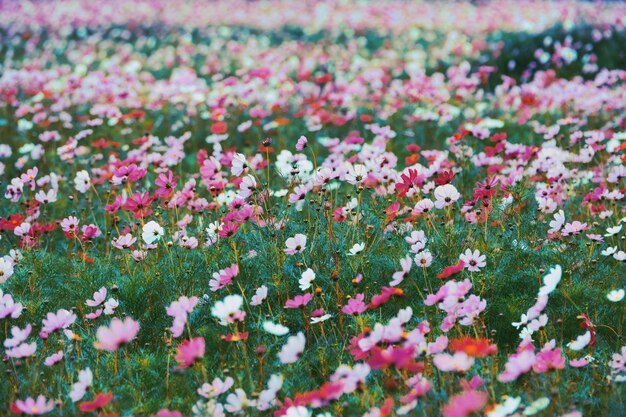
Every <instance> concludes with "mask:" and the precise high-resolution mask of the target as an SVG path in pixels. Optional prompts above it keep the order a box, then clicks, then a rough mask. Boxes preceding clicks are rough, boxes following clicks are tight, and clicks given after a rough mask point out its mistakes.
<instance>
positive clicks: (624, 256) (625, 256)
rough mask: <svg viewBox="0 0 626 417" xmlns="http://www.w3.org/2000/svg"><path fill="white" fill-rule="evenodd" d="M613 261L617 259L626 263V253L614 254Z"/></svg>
mask: <svg viewBox="0 0 626 417" xmlns="http://www.w3.org/2000/svg"><path fill="white" fill-rule="evenodd" d="M613 259H615V260H616V261H620V262H621V261H626V252H624V251H623V250H621V251H619V252H617V253H614V254H613Z"/></svg>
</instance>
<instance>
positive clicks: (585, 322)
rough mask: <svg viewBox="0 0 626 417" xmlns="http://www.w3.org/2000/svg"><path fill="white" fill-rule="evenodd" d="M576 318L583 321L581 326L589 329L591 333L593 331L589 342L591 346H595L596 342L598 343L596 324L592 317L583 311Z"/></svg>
mask: <svg viewBox="0 0 626 417" xmlns="http://www.w3.org/2000/svg"><path fill="white" fill-rule="evenodd" d="M576 318H577V319H580V320H582V321H583V322H582V323H580V327H582V328H583V329H588V330H589V333H591V341H590V342H589V346H595V344H596V326H594V325H593V323H592V322H591V319H590V318H589V316H588V315H586V314H585V313H582V314H581V315H579V316H578V317H576Z"/></svg>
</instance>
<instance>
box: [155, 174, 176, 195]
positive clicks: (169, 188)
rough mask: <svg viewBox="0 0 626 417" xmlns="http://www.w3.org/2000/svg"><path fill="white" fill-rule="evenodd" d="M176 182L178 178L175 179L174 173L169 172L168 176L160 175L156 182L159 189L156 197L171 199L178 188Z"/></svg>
mask: <svg viewBox="0 0 626 417" xmlns="http://www.w3.org/2000/svg"><path fill="white" fill-rule="evenodd" d="M176 181H178V177H175V176H174V174H172V171H167V174H163V173H161V174H159V176H158V177H157V179H156V180H154V184H155V185H156V186H157V187H159V188H158V189H157V190H156V191H155V192H154V195H155V196H156V197H159V198H166V197H169V196H170V195H171V194H172V193H173V192H174V189H175V188H176Z"/></svg>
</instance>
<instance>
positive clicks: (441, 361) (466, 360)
mask: <svg viewBox="0 0 626 417" xmlns="http://www.w3.org/2000/svg"><path fill="white" fill-rule="evenodd" d="M433 364H434V365H435V366H436V367H437V368H438V369H439V370H440V371H443V372H450V371H454V372H465V371H467V370H469V369H470V368H471V367H472V365H474V358H472V357H470V356H468V355H467V354H466V353H465V352H457V353H455V354H454V355H450V354H447V353H440V354H438V355H435V357H434V358H433Z"/></svg>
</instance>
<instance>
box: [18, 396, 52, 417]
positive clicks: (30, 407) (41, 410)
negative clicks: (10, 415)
mask: <svg viewBox="0 0 626 417" xmlns="http://www.w3.org/2000/svg"><path fill="white" fill-rule="evenodd" d="M14 406H15V407H11V409H12V411H14V412H15V411H17V412H22V413H24V414H28V415H39V414H46V413H49V412H50V411H52V410H53V409H54V401H53V400H49V401H48V400H46V397H44V396H43V395H40V396H38V397H37V400H33V399H32V397H28V398H27V399H25V400H23V401H22V400H16V401H15V403H14Z"/></svg>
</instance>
